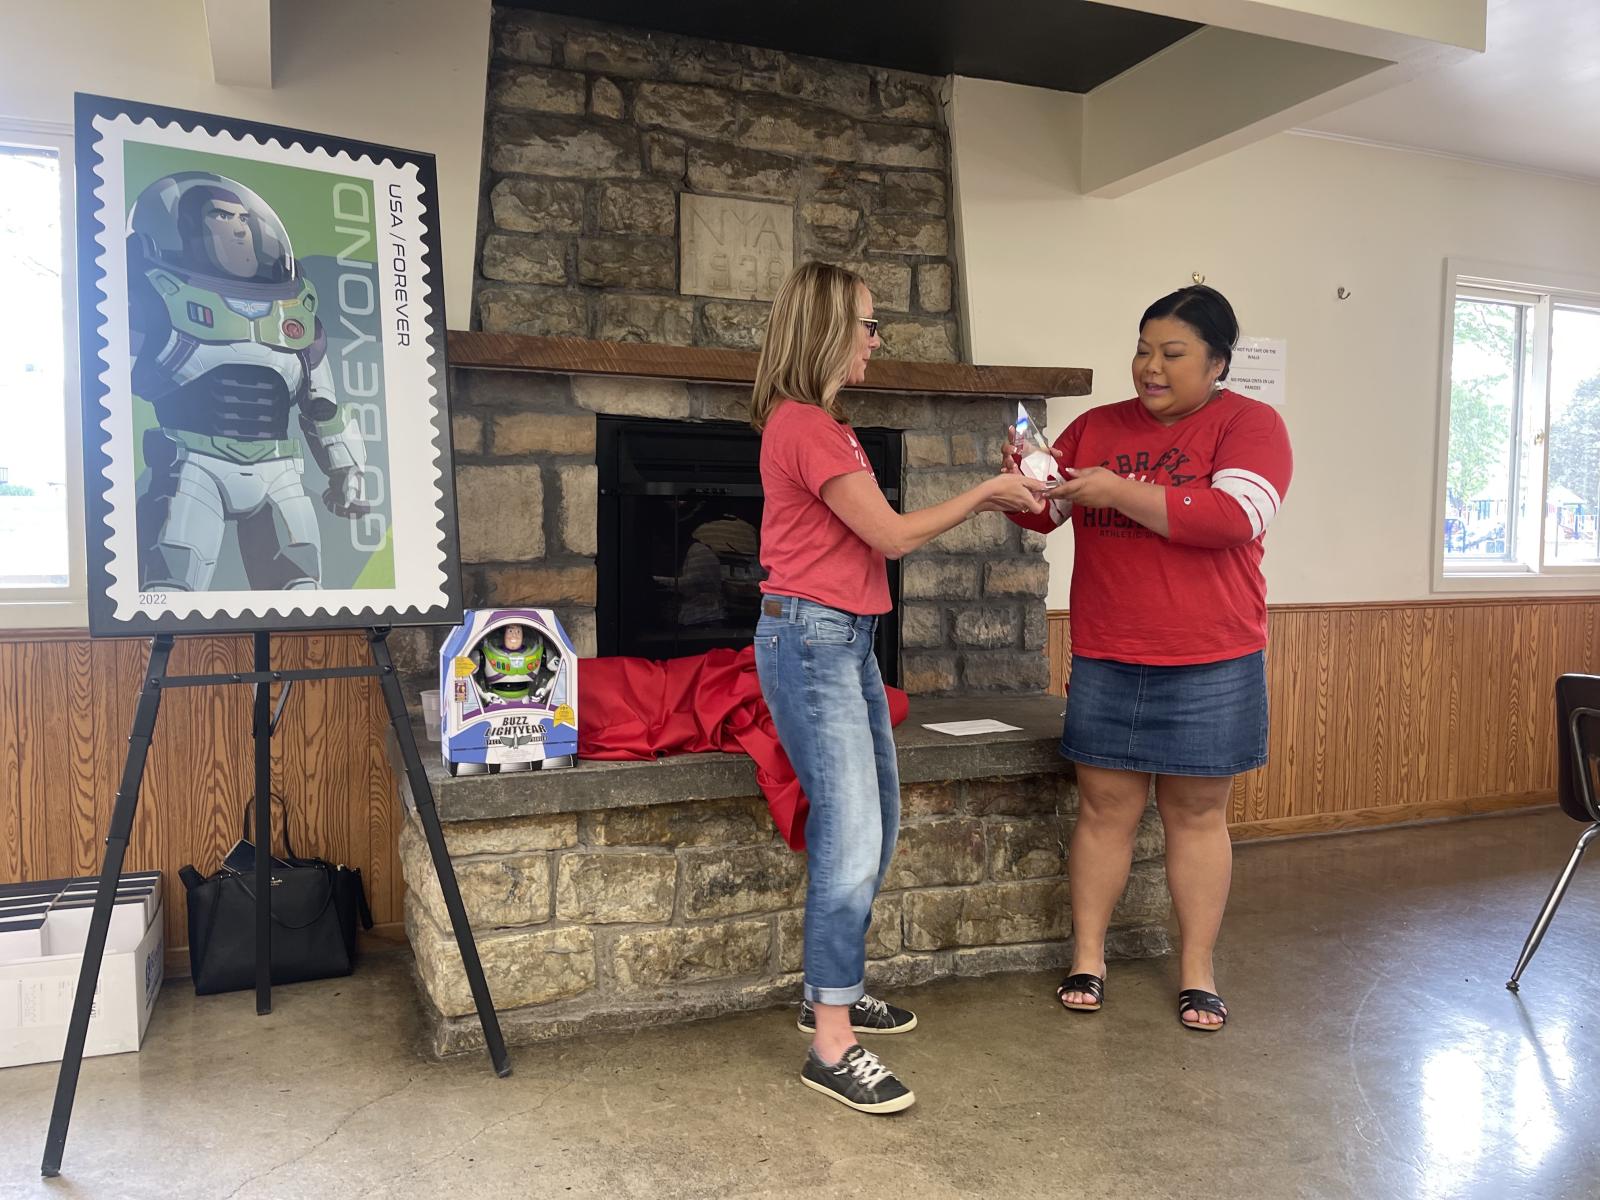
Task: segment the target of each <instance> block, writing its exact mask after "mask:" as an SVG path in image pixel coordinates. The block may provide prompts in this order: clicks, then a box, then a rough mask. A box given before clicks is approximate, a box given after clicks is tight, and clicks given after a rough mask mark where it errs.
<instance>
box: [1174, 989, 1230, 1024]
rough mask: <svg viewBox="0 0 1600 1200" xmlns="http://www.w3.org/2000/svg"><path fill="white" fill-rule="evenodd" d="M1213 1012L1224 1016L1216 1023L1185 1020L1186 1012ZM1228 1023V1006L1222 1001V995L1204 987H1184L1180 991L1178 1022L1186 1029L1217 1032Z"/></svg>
mask: <svg viewBox="0 0 1600 1200" xmlns="http://www.w3.org/2000/svg"><path fill="white" fill-rule="evenodd" d="M1203 1012H1207V1013H1212V1014H1214V1015H1216V1016H1219V1017H1221V1018H1222V1020H1221V1021H1219V1022H1218V1023H1217V1024H1215V1025H1209V1024H1204V1025H1203V1024H1201V1023H1200V1022H1199V1021H1185V1020H1184V1019H1183V1016H1184V1014H1185V1013H1203ZM1227 1023H1228V1006H1227V1005H1226V1004H1224V1003H1223V1002H1222V997H1221V996H1219V995H1217V994H1216V993H1215V992H1208V991H1206V990H1205V989H1204V988H1184V989H1183V991H1181V992H1179V993H1178V1024H1180V1025H1182V1026H1183V1027H1184V1028H1185V1029H1198V1030H1199V1031H1200V1032H1201V1033H1215V1032H1217V1030H1219V1029H1221V1028H1222V1027H1223V1026H1224V1025H1226V1024H1227Z"/></svg>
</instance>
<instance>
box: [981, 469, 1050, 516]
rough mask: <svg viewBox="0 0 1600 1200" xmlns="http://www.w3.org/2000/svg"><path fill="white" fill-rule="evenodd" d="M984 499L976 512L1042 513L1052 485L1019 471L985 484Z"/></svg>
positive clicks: (1005, 473) (997, 476)
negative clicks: (1046, 494) (1046, 496)
mask: <svg viewBox="0 0 1600 1200" xmlns="http://www.w3.org/2000/svg"><path fill="white" fill-rule="evenodd" d="M982 486H983V492H984V497H983V499H982V501H980V502H979V504H978V507H977V508H975V509H974V510H973V511H974V512H1014V513H1041V512H1043V511H1044V504H1045V493H1046V492H1048V491H1049V490H1050V485H1049V484H1047V483H1040V482H1039V481H1038V480H1037V479H1030V478H1028V477H1027V476H1026V475H1023V474H1021V473H1019V472H1017V471H1007V472H1002V473H1001V474H999V475H996V476H995V477H994V478H993V479H990V480H989V481H988V482H987V483H985V484H983V485H982Z"/></svg>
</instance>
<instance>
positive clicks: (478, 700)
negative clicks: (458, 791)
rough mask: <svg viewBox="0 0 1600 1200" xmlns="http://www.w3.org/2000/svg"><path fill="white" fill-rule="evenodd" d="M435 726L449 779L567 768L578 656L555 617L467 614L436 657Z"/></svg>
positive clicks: (531, 612)
mask: <svg viewBox="0 0 1600 1200" xmlns="http://www.w3.org/2000/svg"><path fill="white" fill-rule="evenodd" d="M439 723H440V745H441V747H442V748H443V751H444V764H445V767H446V769H448V770H449V772H450V774H452V775H482V774H491V775H492V774H496V773H498V772H501V771H536V770H539V769H541V768H549V767H569V766H571V765H572V763H573V761H574V760H575V759H576V758H577V754H578V655H577V652H576V651H575V650H574V649H573V647H572V640H571V639H570V638H569V637H567V632H566V630H564V629H563V628H562V627H561V622H560V621H558V620H557V619H556V615H555V614H554V613H553V612H551V611H550V610H549V609H547V608H497V609H486V610H483V611H468V612H467V613H466V614H465V620H464V621H463V622H462V624H461V625H459V626H457V627H456V628H455V629H454V630H452V631H451V633H450V636H449V637H447V638H446V639H445V643H444V646H443V647H442V648H441V649H440V651H439Z"/></svg>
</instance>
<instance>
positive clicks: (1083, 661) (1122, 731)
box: [1061, 650, 1267, 775]
mask: <svg viewBox="0 0 1600 1200" xmlns="http://www.w3.org/2000/svg"><path fill="white" fill-rule="evenodd" d="M1061 754H1062V757H1064V758H1069V759H1071V760H1072V761H1073V762H1080V763H1086V764H1087V765H1089V766H1091V767H1108V768H1110V769H1112V770H1116V771H1148V772H1150V773H1152V774H1156V775H1237V774H1239V773H1240V772H1241V771H1253V770H1254V769H1255V768H1257V767H1259V766H1261V765H1262V764H1263V763H1265V762H1266V761H1267V656H1266V652H1265V651H1261V650H1258V651H1256V652H1255V653H1254V654H1247V655H1245V656H1244V657H1243V658H1230V659H1225V660H1223V661H1222V662H1211V663H1194V664H1190V665H1186V666H1181V667H1151V666H1144V665H1142V664H1139V663H1125V662H1114V661H1112V660H1110V659H1104V658H1083V657H1080V656H1079V655H1076V654H1075V655H1073V656H1072V678H1071V680H1070V685H1069V686H1068V688H1067V720H1066V726H1065V728H1063V729H1062V731H1061Z"/></svg>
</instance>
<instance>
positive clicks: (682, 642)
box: [595, 416, 901, 683]
mask: <svg viewBox="0 0 1600 1200" xmlns="http://www.w3.org/2000/svg"><path fill="white" fill-rule="evenodd" d="M855 432H856V437H857V440H859V441H860V443H861V448H862V450H864V451H865V452H866V455H867V461H868V462H869V463H871V464H872V470H873V473H874V475H876V476H877V479H878V483H879V486H881V487H882V488H883V491H884V495H885V496H887V497H888V500H889V503H890V504H891V505H893V506H894V508H895V509H896V511H898V510H899V508H900V483H901V477H900V465H901V458H900V445H901V435H900V432H899V431H898V430H893V429H858V430H856V431H855ZM760 452H761V438H760V435H759V434H757V433H756V432H755V431H753V430H752V429H750V428H749V427H747V426H744V425H736V424H733V423H731V422H724V421H704V422H684V421H656V420H647V419H644V418H636V417H607V416H602V417H599V418H598V428H597V455H596V457H597V463H598V466H599V492H600V510H599V530H598V532H599V554H598V562H597V568H596V573H597V580H596V582H597V586H598V595H597V597H596V607H595V620H596V630H595V633H596V641H597V643H598V649H599V652H600V653H601V654H602V655H614V654H626V655H635V656H638V657H641V658H657V659H661V658H682V657H686V656H688V655H694V654H703V653H704V652H705V651H707V650H713V649H717V648H720V647H730V648H734V649H737V648H739V647H742V646H747V645H749V644H750V639H751V636H752V634H753V633H754V630H755V625H756V617H757V615H758V612H759V607H760V595H761V580H762V579H763V578H764V576H765V572H763V571H762V569H761V470H760ZM889 595H890V597H891V599H892V600H894V601H895V603H896V605H898V601H899V596H900V564H899V563H898V562H893V561H891V562H890V563H889ZM874 649H875V651H876V654H877V658H878V665H879V667H880V668H881V669H882V671H883V678H884V681H885V682H886V683H899V681H900V621H899V615H898V612H897V611H893V610H892V611H891V612H890V613H889V614H888V615H887V616H886V617H884V619H883V620H882V621H881V622H879V628H878V637H877V642H876V645H875V647H874Z"/></svg>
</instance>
